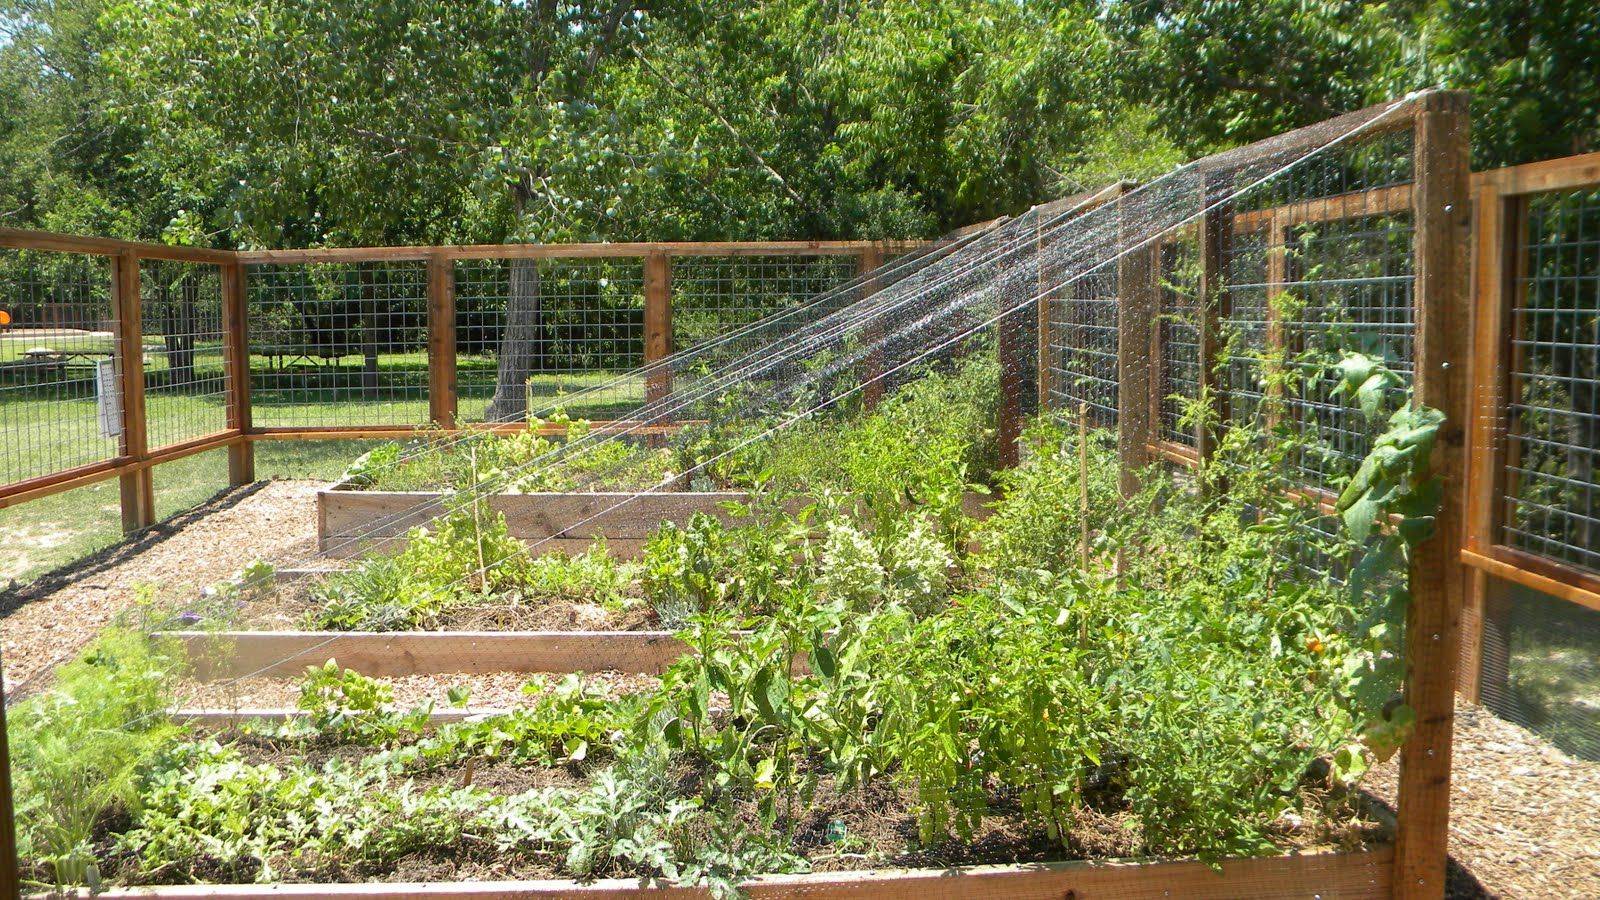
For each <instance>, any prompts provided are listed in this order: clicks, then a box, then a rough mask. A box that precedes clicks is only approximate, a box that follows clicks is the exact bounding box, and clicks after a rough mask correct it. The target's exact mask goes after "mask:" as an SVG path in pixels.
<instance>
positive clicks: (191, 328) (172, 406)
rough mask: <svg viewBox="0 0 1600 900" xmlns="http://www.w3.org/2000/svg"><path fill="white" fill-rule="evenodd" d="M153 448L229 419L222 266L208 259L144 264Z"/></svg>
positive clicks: (147, 399) (142, 303)
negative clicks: (207, 261)
mask: <svg viewBox="0 0 1600 900" xmlns="http://www.w3.org/2000/svg"><path fill="white" fill-rule="evenodd" d="M139 281H140V316H141V319H142V323H141V331H142V340H143V343H144V355H145V361H144V394H145V417H146V420H147V425H146V428H147V433H148V442H149V448H150V449H151V450H160V449H161V448H163V447H167V446H170V445H173V444H179V443H182V442H184V441H188V440H193V439H195V438H199V437H204V436H206V435H209V434H214V433H216V432H218V431H222V430H224V429H225V428H227V427H228V417H227V405H226V402H227V389H228V374H227V360H226V358H225V357H226V349H225V346H226V344H225V340H224V335H223V331H222V328H223V325H222V272H221V269H220V268H219V267H217V266H215V265H211V264H207V263H188V262H174V261H170V260H157V259H146V260H141V261H140V264H139Z"/></svg>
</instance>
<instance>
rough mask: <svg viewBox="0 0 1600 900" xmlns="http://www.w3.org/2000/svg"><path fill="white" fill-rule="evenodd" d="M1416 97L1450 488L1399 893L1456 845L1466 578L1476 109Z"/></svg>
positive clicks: (1415, 573)
mask: <svg viewBox="0 0 1600 900" xmlns="http://www.w3.org/2000/svg"><path fill="white" fill-rule="evenodd" d="M1416 102H1417V103H1418V105H1419V108H1418V109H1417V112H1416V117H1415V124H1414V143H1413V146H1414V149H1413V166H1414V168H1415V171H1416V184H1415V187H1414V189H1413V192H1412V203H1413V220H1414V222H1415V229H1416V231H1415V235H1414V238H1413V241H1414V244H1413V246H1414V248H1415V250H1414V253H1415V271H1416V386H1415V392H1416V400H1417V402H1418V403H1421V404H1426V405H1427V406H1431V407H1433V408H1435V409H1438V410H1440V411H1442V412H1443V413H1444V414H1445V417H1446V418H1445V423H1444V425H1443V426H1442V427H1441V429H1440V431H1439V436H1438V439H1437V441H1436V443H1435V446H1434V453H1433V468H1434V472H1435V473H1436V475H1437V476H1438V477H1439V478H1440V479H1441V480H1442V481H1443V486H1444V491H1443V496H1442V499H1441V500H1440V504H1439V513H1438V519H1437V529H1436V532H1435V534H1434V535H1433V537H1431V538H1429V539H1428V540H1426V541H1423V542H1422V543H1421V544H1419V545H1418V546H1417V547H1416V549H1415V553H1414V554H1413V556H1412V560H1411V572H1410V581H1411V604H1410V606H1409V608H1408V609H1407V611H1406V659H1405V662H1406V680H1405V696H1406V702H1407V703H1408V704H1409V705H1410V707H1411V710H1412V712H1413V713H1415V715H1416V725H1415V728H1414V730H1413V731H1412V733H1411V736H1410V738H1409V739H1408V740H1407V741H1406V742H1405V745H1404V746H1403V747H1401V750H1400V787H1399V792H1398V797H1397V806H1398V809H1399V824H1398V828H1397V831H1396V835H1395V855H1394V859H1395V874H1394V891H1395V896H1397V897H1402V898H1441V897H1443V896H1444V888H1445V870H1446V862H1447V860H1448V852H1449V844H1448V838H1449V823H1450V758H1451V750H1452V740H1453V726H1454V720H1455V685H1456V678H1455V676H1456V664H1457V659H1458V652H1459V648H1458V646H1457V627H1458V625H1459V617H1460V614H1461V599H1462V593H1463V590H1464V588H1465V581H1466V579H1465V572H1464V570H1463V565H1462V563H1461V558H1460V552H1461V546H1462V538H1463V527H1462V526H1463V517H1462V513H1463V509H1464V506H1465V498H1464V493H1465V492H1464V490H1463V485H1464V483H1465V480H1464V477H1463V476H1464V474H1465V472H1464V462H1465V453H1464V447H1465V443H1466V429H1467V424H1468V421H1469V419H1468V413H1469V404H1468V391H1467V387H1468V386H1467V360H1468V329H1467V328H1466V327H1464V326H1465V323H1467V322H1469V321H1470V320H1471V298H1470V295H1469V293H1468V289H1467V284H1468V283H1467V277H1466V273H1467V262H1468V254H1467V240H1468V238H1469V231H1470V228H1471V219H1470V216H1469V207H1468V201H1469V196H1468V174H1469V166H1470V163H1469V151H1468V139H1469V134H1468V129H1469V119H1468V115H1467V95H1466V94H1465V93H1462V92H1458V91H1439V92H1434V93H1429V94H1427V95H1425V96H1423V97H1422V98H1420V99H1419V100H1418V101H1416Z"/></svg>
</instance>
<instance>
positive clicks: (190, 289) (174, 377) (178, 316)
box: [157, 278, 195, 385]
mask: <svg viewBox="0 0 1600 900" xmlns="http://www.w3.org/2000/svg"><path fill="white" fill-rule="evenodd" d="M194 294H195V284H194V281H193V280H192V279H188V278H186V279H184V280H183V282H182V283H180V284H179V285H178V299H177V302H174V301H173V297H172V289H171V288H169V287H167V286H166V285H162V286H161V287H160V288H159V294H158V300H157V302H158V303H160V304H161V335H162V341H163V342H164V343H165V344H166V353H167V383H168V384H171V385H189V384H193V383H194V331H195V328H194V326H195V296H194Z"/></svg>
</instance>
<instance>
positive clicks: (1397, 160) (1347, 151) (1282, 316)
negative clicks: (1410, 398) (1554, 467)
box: [1228, 133, 1416, 484]
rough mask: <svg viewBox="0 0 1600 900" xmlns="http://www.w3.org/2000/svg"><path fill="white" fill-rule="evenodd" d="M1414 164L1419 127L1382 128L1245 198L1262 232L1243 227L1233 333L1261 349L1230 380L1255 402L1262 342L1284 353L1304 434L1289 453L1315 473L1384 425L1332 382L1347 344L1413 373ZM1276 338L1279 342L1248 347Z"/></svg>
mask: <svg viewBox="0 0 1600 900" xmlns="http://www.w3.org/2000/svg"><path fill="white" fill-rule="evenodd" d="M1411 174H1412V173H1411V135H1409V134H1407V133H1396V134H1391V135H1385V136H1381V137H1378V138H1375V139H1373V140H1371V141H1368V142H1363V143H1360V144H1357V145H1354V146H1351V147H1341V148H1336V149H1334V150H1331V151H1329V152H1328V153H1326V154H1323V155H1321V156H1320V157H1319V158H1318V159H1316V160H1312V161H1309V162H1308V163H1307V164H1306V165H1304V166H1301V167H1297V168H1296V170H1295V171H1293V172H1290V173H1286V174H1285V176H1284V177H1283V178H1280V179H1274V180H1273V182H1272V183H1271V184H1270V185H1267V186H1264V187H1263V188H1262V189H1261V190H1258V191H1255V192H1252V193H1251V195H1250V196H1249V197H1248V198H1247V199H1246V201H1245V202H1244V203H1242V204H1239V205H1238V207H1237V208H1238V209H1239V210H1240V211H1241V212H1242V213H1243V214H1244V215H1245V216H1247V217H1250V218H1253V219H1254V220H1255V221H1256V222H1257V227H1258V229H1260V230H1259V231H1257V232H1256V233H1258V234H1262V235H1263V238H1261V239H1256V238H1253V237H1252V238H1249V239H1245V240H1241V239H1240V237H1239V236H1236V237H1235V246H1236V247H1240V249H1241V252H1242V254H1243V256H1244V259H1239V258H1237V257H1236V258H1235V260H1234V261H1233V262H1234V264H1235V266H1236V267H1237V268H1238V269H1239V271H1238V272H1236V273H1235V277H1238V278H1242V279H1244V281H1243V285H1242V288H1241V290H1233V289H1231V288H1230V294H1231V296H1232V298H1233V312H1234V316H1235V321H1234V323H1233V324H1234V325H1235V329H1236V334H1235V335H1234V338H1235V340H1239V339H1241V338H1242V339H1243V341H1242V345H1243V346H1244V347H1245V348H1246V350H1245V353H1244V354H1243V355H1245V356H1250V355H1255V356H1257V358H1256V359H1254V360H1250V361H1246V362H1244V363H1243V364H1236V365H1235V367H1234V369H1233V370H1232V372H1231V373H1230V375H1231V377H1230V378H1229V379H1228V390H1229V391H1231V392H1238V393H1241V394H1243V395H1244V396H1245V397H1246V398H1248V401H1250V402H1259V400H1260V399H1261V397H1260V391H1261V385H1262V382H1263V378H1264V375H1265V373H1264V372H1263V371H1262V370H1261V365H1260V358H1259V354H1258V353H1256V350H1263V349H1264V350H1268V351H1270V354H1271V356H1272V357H1273V358H1274V359H1281V361H1282V362H1281V365H1282V366H1283V370H1284V371H1283V373H1282V377H1283V383H1282V384H1281V385H1279V386H1278V387H1277V388H1276V390H1278V391H1279V392H1280V393H1281V396H1282V408H1281V416H1282V419H1283V421H1284V423H1285V424H1286V425H1287V426H1288V427H1289V428H1291V429H1293V430H1294V431H1295V432H1297V433H1300V434H1302V435H1304V436H1306V437H1307V438H1308V441H1307V445H1306V447H1305V448H1304V449H1303V450H1301V451H1300V452H1298V453H1297V458H1296V459H1295V460H1294V461H1293V464H1294V465H1295V466H1296V467H1297V468H1298V469H1299V470H1300V471H1301V474H1302V476H1303V477H1304V478H1305V479H1306V481H1307V483H1308V484H1315V483H1319V482H1325V483H1333V482H1334V480H1336V479H1338V478H1340V477H1348V476H1349V475H1351V474H1353V473H1354V470H1355V465H1356V463H1358V462H1359V461H1360V460H1361V458H1362V457H1363V456H1365V455H1366V453H1367V452H1368V451H1369V450H1370V449H1371V447H1372V441H1373V438H1374V437H1375V436H1376V434H1377V433H1378V432H1379V431H1381V430H1382V428H1383V425H1384V423H1382V422H1378V421H1372V420H1370V418H1368V417H1366V416H1364V415H1363V413H1362V411H1361V410H1360V409H1358V408H1354V407H1352V405H1351V404H1350V403H1349V402H1348V398H1345V397H1341V396H1337V395H1336V394H1335V389H1336V387H1337V385H1338V383H1339V379H1338V374H1337V371H1336V369H1335V368H1334V366H1333V365H1332V364H1333V363H1337V362H1338V359H1339V354H1340V353H1361V354H1365V355H1368V356H1371V357H1374V358H1376V359H1380V360H1382V361H1383V362H1384V364H1385V365H1387V366H1388V367H1389V368H1390V369H1391V370H1392V371H1393V372H1394V373H1395V374H1397V375H1399V376H1400V377H1401V379H1402V380H1405V381H1409V379H1410V377H1411V374H1412V354H1413V346H1412V336H1413V332H1414V328H1415V325H1414V318H1415V314H1414V309H1415V296H1414V285H1415V281H1416V277H1415V276H1416V272H1415V269H1414V266H1413V228H1412V224H1411V218H1412V217H1411V207H1410V203H1411V195H1410V185H1409V181H1410V178H1411ZM1263 242H1264V243H1263ZM1241 245H1242V246H1241ZM1280 247H1281V249H1280ZM1280 254H1281V260H1280V258H1279V256H1280ZM1255 279H1260V280H1255ZM1241 293H1242V294H1243V296H1244V299H1245V300H1246V302H1244V303H1241V302H1240V295H1241ZM1243 310H1249V311H1250V314H1249V316H1248V320H1246V319H1245V318H1242V317H1240V313H1241V311H1243ZM1263 319H1265V320H1266V321H1265V322H1263V321H1262V320H1263ZM1268 338H1270V339H1271V342H1272V343H1275V344H1277V346H1270V347H1269V346H1266V345H1265V344H1262V345H1259V346H1258V347H1256V348H1255V350H1251V349H1250V347H1251V345H1252V343H1254V342H1255V341H1258V340H1259V341H1266V340H1267V339H1268ZM1398 389H1399V388H1398V387H1397V388H1396V390H1398ZM1252 395H1254V396H1252Z"/></svg>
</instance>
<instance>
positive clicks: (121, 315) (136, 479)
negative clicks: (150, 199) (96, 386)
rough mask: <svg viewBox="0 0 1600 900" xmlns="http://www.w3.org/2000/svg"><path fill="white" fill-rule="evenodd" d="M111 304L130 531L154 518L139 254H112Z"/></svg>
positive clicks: (125, 516)
mask: <svg viewBox="0 0 1600 900" xmlns="http://www.w3.org/2000/svg"><path fill="white" fill-rule="evenodd" d="M111 297H112V303H113V305H114V306H115V308H116V313H117V360H118V362H119V363H120V365H118V367H117V389H118V390H119V391H121V393H122V423H121V424H122V446H121V450H122V453H121V456H122V458H123V462H124V464H125V465H128V466H130V468H129V469H128V470H127V471H125V472H124V473H123V474H122V476H121V494H122V531H123V533H124V534H132V533H134V532H136V531H141V530H143V529H145V528H149V527H150V526H151V525H154V524H155V523H156V517H155V512H156V503H155V482H154V480H153V478H152V475H151V471H150V467H149V466H148V465H145V464H144V463H145V458H146V457H147V456H148V455H149V451H150V446H149V433H148V431H147V425H148V423H147V421H146V418H145V407H144V328H143V326H142V323H141V321H140V316H141V307H140V300H139V257H138V255H137V254H135V253H134V252H133V251H131V250H124V251H122V252H121V253H118V254H117V255H116V256H115V257H113V258H112V277H111Z"/></svg>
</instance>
